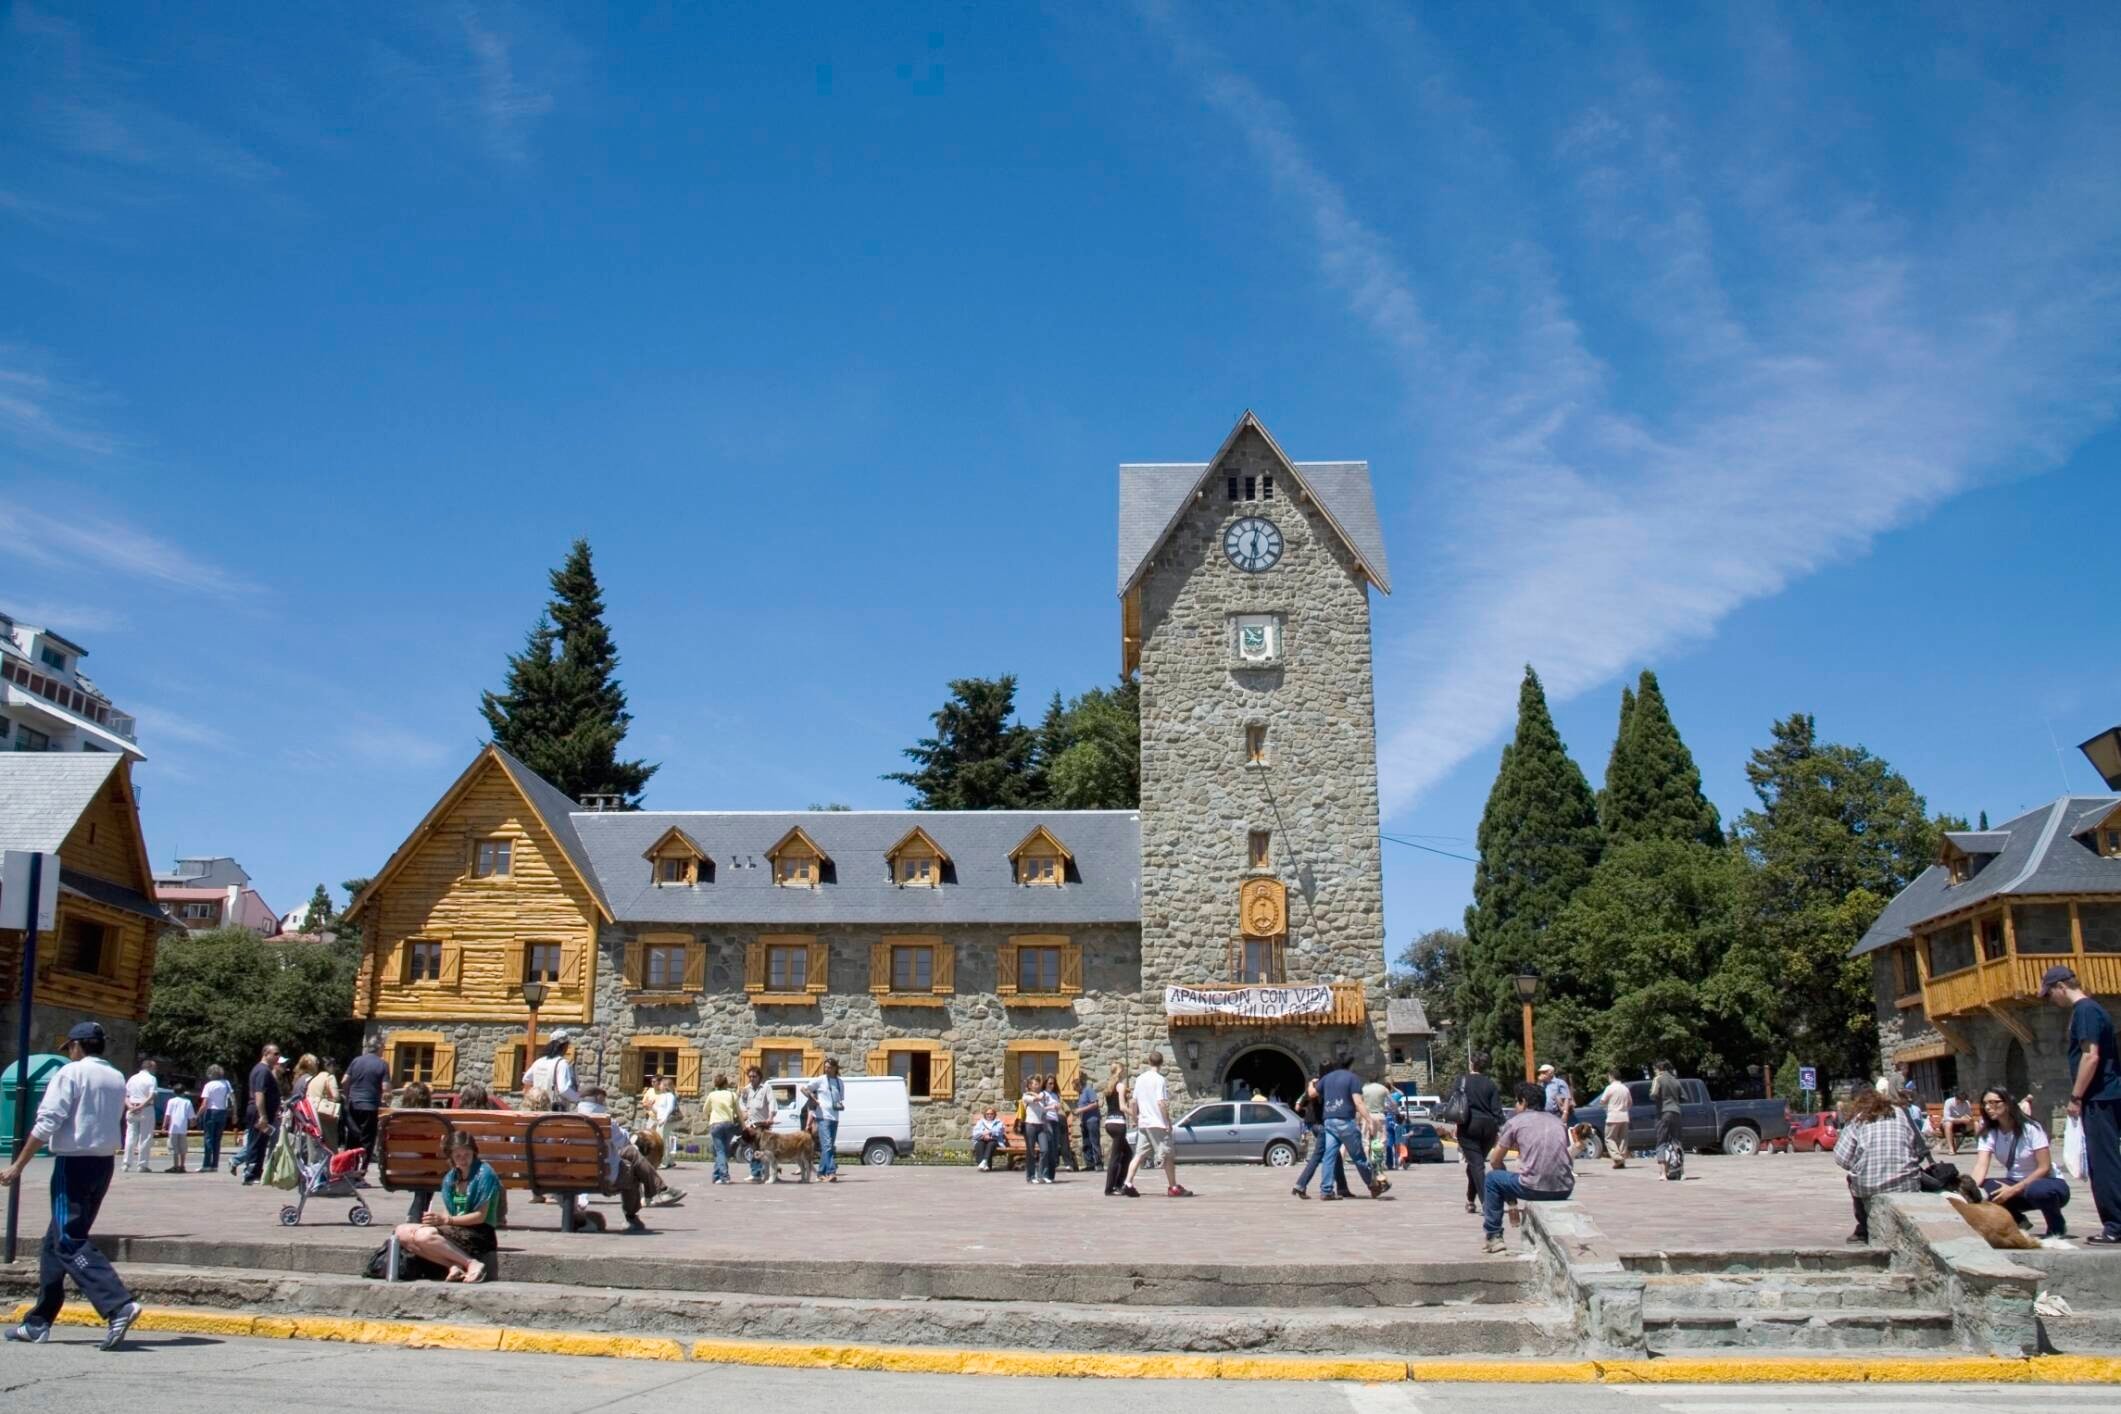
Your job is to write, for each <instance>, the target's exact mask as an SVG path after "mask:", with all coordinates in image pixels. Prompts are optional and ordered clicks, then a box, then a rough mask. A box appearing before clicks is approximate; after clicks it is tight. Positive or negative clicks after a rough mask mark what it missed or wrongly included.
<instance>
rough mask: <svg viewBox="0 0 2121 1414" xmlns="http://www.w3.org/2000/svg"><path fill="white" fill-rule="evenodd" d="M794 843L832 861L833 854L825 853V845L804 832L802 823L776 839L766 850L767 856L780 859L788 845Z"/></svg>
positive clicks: (820, 857) (829, 861)
mask: <svg viewBox="0 0 2121 1414" xmlns="http://www.w3.org/2000/svg"><path fill="white" fill-rule="evenodd" d="M792 844H799V845H801V846H802V847H803V848H805V849H807V850H809V851H810V852H811V853H812V854H814V855H816V856H817V857H818V858H819V859H821V860H823V861H825V862H826V863H827V864H829V863H831V862H832V856H831V855H829V854H827V853H825V851H824V848H823V846H821V845H819V844H818V842H817V841H816V840H814V839H812V838H810V836H809V835H808V834H806V833H805V832H804V830H803V827H802V826H801V825H796V826H794V827H793V828H791V829H790V830H789V831H788V833H787V834H785V835H782V836H781V837H780V838H779V839H777V840H775V841H774V842H773V847H772V848H770V849H768V850H767V851H766V857H767V858H768V859H779V858H780V857H781V856H782V855H783V854H785V853H786V852H787V850H788V846H790V845H792Z"/></svg>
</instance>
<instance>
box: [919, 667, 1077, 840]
mask: <svg viewBox="0 0 2121 1414" xmlns="http://www.w3.org/2000/svg"><path fill="white" fill-rule="evenodd" d="M1015 712H1016V679H1015V678H1014V677H1013V676H1008V675H1004V676H1002V677H998V678H959V679H957V680H956V681H955V682H952V683H951V684H950V700H949V701H948V702H945V703H944V704H943V705H942V707H941V708H940V709H939V710H937V711H936V712H935V713H934V714H933V715H932V716H931V717H930V719H929V720H931V721H933V722H934V723H935V735H934V736H931V737H923V738H921V740H920V742H919V743H918V744H917V745H914V746H909V747H907V748H906V751H905V755H906V756H907V758H908V759H909V760H911V761H912V762H913V763H914V766H915V769H914V770H911V771H896V772H892V773H891V774H889V775H886V776H885V777H884V779H885V780H887V781H897V782H898V783H899V784H901V785H904V786H910V787H911V788H912V789H913V798H912V799H911V800H909V801H907V802H906V803H907V804H908V805H909V806H911V807H912V808H913V809H915V810H1022V809H1028V808H1031V807H1034V806H1037V805H1041V804H1043V803H1044V799H1045V782H1044V779H1043V777H1042V776H1041V774H1040V772H1039V770H1038V733H1037V732H1035V731H1033V730H1032V729H1031V728H1030V727H1027V726H1025V725H1024V724H1023V723H1022V722H1018V721H1013V720H1011V719H1012V717H1013V716H1014V715H1015Z"/></svg>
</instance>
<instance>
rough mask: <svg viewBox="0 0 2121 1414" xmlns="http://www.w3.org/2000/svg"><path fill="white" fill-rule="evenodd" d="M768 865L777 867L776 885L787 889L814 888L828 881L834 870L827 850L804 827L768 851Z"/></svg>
mask: <svg viewBox="0 0 2121 1414" xmlns="http://www.w3.org/2000/svg"><path fill="white" fill-rule="evenodd" d="M766 862H767V863H768V864H770V865H772V866H773V882H774V883H775V884H776V885H778V886H779V887H781V888H784V889H814V888H816V887H818V885H820V884H822V883H824V882H825V875H826V872H827V871H828V870H830V869H831V867H832V860H831V859H830V858H829V857H828V856H827V855H826V853H825V851H823V850H822V849H819V848H818V846H817V841H815V840H813V839H811V838H810V836H808V835H806V834H804V833H803V831H802V828H801V827H800V826H798V827H797V828H795V829H793V830H790V831H789V832H788V833H787V834H785V835H783V836H781V838H780V842H779V843H778V844H776V845H774V847H773V848H772V849H769V850H767V851H766Z"/></svg>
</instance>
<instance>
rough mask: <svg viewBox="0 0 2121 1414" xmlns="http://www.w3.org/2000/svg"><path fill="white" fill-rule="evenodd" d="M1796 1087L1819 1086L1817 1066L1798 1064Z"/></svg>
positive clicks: (1813, 1088) (1804, 1088)
mask: <svg viewBox="0 0 2121 1414" xmlns="http://www.w3.org/2000/svg"><path fill="white" fill-rule="evenodd" d="M1797 1088H1798V1089H1800V1090H1817V1089H1818V1088H1819V1067H1817V1066H1814V1065H1800V1066H1798V1067H1797Z"/></svg>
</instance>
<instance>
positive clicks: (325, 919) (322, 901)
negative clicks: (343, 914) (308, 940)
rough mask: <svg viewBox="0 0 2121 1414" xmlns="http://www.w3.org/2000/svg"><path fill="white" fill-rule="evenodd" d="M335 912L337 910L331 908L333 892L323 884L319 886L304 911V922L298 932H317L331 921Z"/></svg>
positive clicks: (312, 893) (310, 896) (313, 891)
mask: <svg viewBox="0 0 2121 1414" xmlns="http://www.w3.org/2000/svg"><path fill="white" fill-rule="evenodd" d="M335 912H337V910H336V909H334V908H333V907H332V906H331V891H330V890H329V889H327V888H325V887H324V886H323V885H322V884H319V885H317V887H316V888H315V889H314V890H312V891H311V893H310V895H309V903H308V905H307V906H306V907H304V908H303V910H302V921H301V926H300V928H299V930H298V931H300V932H304V933H314V932H316V931H317V930H318V929H320V928H322V927H323V926H324V925H325V924H326V923H329V922H330V921H331V916H332V914H333V913H335Z"/></svg>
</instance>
